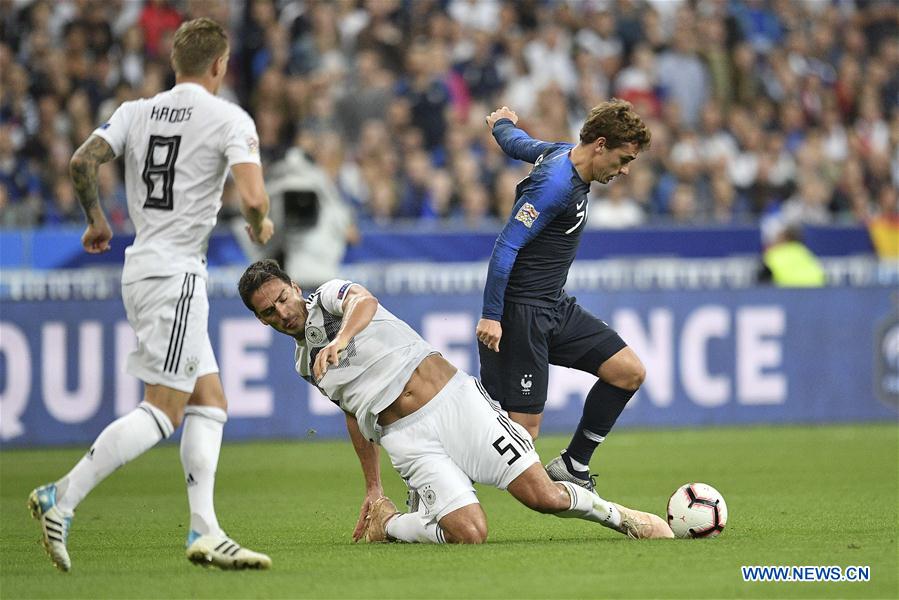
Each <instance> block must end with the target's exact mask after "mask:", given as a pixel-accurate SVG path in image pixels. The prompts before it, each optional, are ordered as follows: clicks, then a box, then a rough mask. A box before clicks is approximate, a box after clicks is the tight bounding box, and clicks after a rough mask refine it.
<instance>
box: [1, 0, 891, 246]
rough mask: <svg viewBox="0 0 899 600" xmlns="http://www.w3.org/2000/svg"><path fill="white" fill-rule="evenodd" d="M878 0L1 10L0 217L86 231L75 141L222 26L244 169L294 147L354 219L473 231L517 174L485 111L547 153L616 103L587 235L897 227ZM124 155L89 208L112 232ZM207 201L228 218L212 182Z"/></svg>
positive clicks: (98, 5) (519, 0)
mask: <svg viewBox="0 0 899 600" xmlns="http://www.w3.org/2000/svg"><path fill="white" fill-rule="evenodd" d="M897 11H899V8H897V4H896V3H895V0H854V1H853V0H806V1H800V0H795V1H794V0H742V1H737V0H732V1H728V0H567V1H566V0H555V1H553V0H327V1H326V0H318V1H316V0H245V1H243V0H238V1H231V2H225V1H219V0H183V1H177V0H148V1H146V2H140V1H138V0H71V1H65V0H52V1H49V0H34V1H31V2H29V1H28V0H0V225H2V226H7V227H9V226H19V227H29V226H36V225H40V224H44V225H52V224H66V223H74V224H81V223H82V222H83V217H82V214H81V211H80V208H79V206H78V202H77V199H76V197H75V194H74V191H73V188H72V184H71V183H70V181H69V178H68V176H67V163H68V160H69V157H70V156H71V155H72V152H73V150H74V149H75V148H76V147H77V146H78V145H79V144H80V143H81V142H83V141H84V140H85V139H86V138H87V137H88V136H89V134H90V133H91V131H92V130H93V129H94V128H95V127H96V126H97V125H98V124H100V123H103V122H104V121H105V120H106V119H107V118H108V117H109V115H110V114H111V112H112V111H113V110H114V109H115V107H116V106H118V105H119V104H120V103H121V102H123V101H125V100H130V99H133V98H137V97H147V96H151V95H153V94H155V93H157V92H159V91H161V90H163V89H166V88H168V87H170V86H171V85H173V84H174V75H173V73H172V71H171V68H170V66H169V50H170V47H171V43H172V34H173V32H174V30H175V29H176V28H177V26H178V24H179V23H180V22H181V21H182V20H183V19H187V18H194V17H198V16H209V17H212V18H214V19H216V20H219V21H220V22H223V23H226V24H228V26H229V28H230V32H231V44H232V47H231V62H230V65H231V72H230V76H229V77H230V80H229V83H228V86H227V89H225V90H223V92H222V93H223V94H224V95H225V96H227V97H229V98H231V99H233V100H234V101H236V102H239V103H240V104H241V105H242V106H243V107H245V108H246V109H247V110H248V111H249V112H250V114H251V115H252V116H253V117H254V118H255V120H256V123H257V127H258V131H259V136H260V152H261V156H262V159H263V164H264V165H266V166H268V165H271V164H273V163H275V162H277V161H279V160H281V159H283V157H284V156H285V153H286V151H287V150H288V149H289V148H291V147H294V146H296V147H300V148H302V149H303V150H305V152H306V153H308V155H310V156H311V157H312V159H313V160H314V161H315V162H316V163H317V164H318V165H319V166H320V167H321V168H322V169H324V171H326V172H327V173H328V174H329V175H330V176H331V177H332V178H333V180H334V181H335V183H336V184H337V186H338V189H339V190H340V192H341V193H342V194H343V196H344V198H345V200H346V201H347V202H348V203H350V204H352V206H353V207H354V208H355V212H356V219H357V221H358V222H359V223H361V224H368V225H377V224H390V223H394V222H397V221H398V220H401V219H416V220H419V222H421V221H438V220H439V221H440V222H441V223H446V224H457V225H459V226H463V227H479V226H481V225H483V224H484V223H490V222H491V221H490V220H489V219H490V218H491V217H493V218H497V217H499V218H505V217H506V216H507V215H508V214H509V212H510V206H511V203H512V201H513V198H514V190H515V184H516V182H517V181H518V180H520V179H521V178H522V177H524V176H525V175H526V174H527V171H528V165H524V164H522V163H516V162H510V161H509V160H508V159H507V158H506V157H505V156H504V155H503V154H502V153H501V151H500V150H499V148H498V147H497V145H496V143H494V141H493V140H492V138H491V136H490V133H489V132H488V131H487V128H486V127H485V125H484V116H485V115H486V114H488V113H489V112H490V111H491V110H493V109H494V108H495V107H497V106H502V105H508V106H509V107H510V108H512V109H513V110H515V111H517V113H518V115H519V116H520V117H521V120H520V122H519V126H521V127H523V128H524V129H525V130H526V131H527V132H528V133H530V134H531V135H533V136H534V137H537V138H541V139H545V140H568V141H575V140H576V139H577V133H578V131H577V128H578V126H579V124H580V123H581V122H582V120H583V118H584V116H585V114H586V112H587V111H588V110H589V109H590V107H592V106H593V105H595V104H597V103H599V102H601V101H603V100H605V99H608V98H610V97H618V98H624V99H626V100H629V101H630V102H632V103H633V104H634V106H635V107H636V108H637V110H638V112H639V113H640V114H641V115H643V117H644V118H645V119H646V120H647V122H648V124H649V125H650V128H651V131H652V147H651V149H650V150H649V151H647V152H645V153H644V155H643V156H641V157H640V158H639V160H637V161H636V162H635V163H634V164H633V166H632V167H631V171H630V175H629V176H628V177H624V178H621V179H620V180H618V181H616V182H615V183H614V184H613V185H609V186H602V185H595V186H593V191H592V194H593V195H592V200H591V214H590V221H589V222H590V226H593V227H629V226H635V225H638V224H641V223H646V222H653V221H667V222H672V221H673V222H677V223H721V224H729V223H742V222H757V221H758V220H759V219H760V218H763V217H765V216H766V215H770V214H772V213H778V214H780V215H782V216H783V217H784V218H785V219H786V220H788V221H790V222H794V223H800V224H827V223H847V222H848V223H863V222H869V221H870V220H871V219H875V218H879V219H897V218H899V216H897V199H896V186H897V185H899V109H897V105H899V36H897V35H896V32H897V22H899V21H897V19H899V17H897V14H899V12H897ZM122 177H123V174H122V172H121V164H120V162H119V163H115V164H111V165H105V166H104V167H103V169H102V171H101V177H100V181H99V186H100V195H101V198H102V201H103V203H104V204H105V206H106V208H107V211H108V213H109V214H110V219H111V222H112V223H113V226H114V227H115V228H117V229H119V230H127V229H128V227H129V223H128V219H127V212H126V205H125V198H124V189H123V179H122ZM224 200H225V210H226V211H235V210H236V207H237V200H236V197H235V192H234V190H233V189H231V188H230V187H226V192H225V198H224Z"/></svg>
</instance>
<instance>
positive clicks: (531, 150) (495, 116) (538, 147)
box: [487, 106, 552, 163]
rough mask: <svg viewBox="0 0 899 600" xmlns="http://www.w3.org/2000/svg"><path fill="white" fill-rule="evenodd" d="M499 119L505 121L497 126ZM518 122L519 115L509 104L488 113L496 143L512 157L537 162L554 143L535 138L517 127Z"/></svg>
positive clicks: (488, 125)
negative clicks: (506, 120)
mask: <svg viewBox="0 0 899 600" xmlns="http://www.w3.org/2000/svg"><path fill="white" fill-rule="evenodd" d="M503 119H508V121H510V122H511V124H509V123H508V122H505V121H503ZM498 121H503V122H502V123H499V126H497V122H498ZM517 124H518V115H517V114H515V111H513V110H511V109H510V108H509V107H508V106H503V107H502V108H498V109H496V110H495V111H493V112H492V113H490V114H489V115H487V127H489V128H490V130H491V131H492V132H493V137H494V139H495V140H496V143H497V144H499V147H500V148H502V149H503V152H505V153H506V154H508V155H509V156H511V157H512V158H517V159H518V160H523V161H526V162H529V163H535V162H537V159H539V158H540V155H541V154H543V153H544V152H545V151H546V150H547V149H548V148H550V147H551V146H552V144H549V143H547V142H542V141H540V140H535V139H534V138H532V137H531V136H529V135H528V134H526V133H525V132H524V131H522V130H521V129H518V128H517V127H516V125H517Z"/></svg>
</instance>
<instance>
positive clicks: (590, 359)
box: [478, 295, 627, 414]
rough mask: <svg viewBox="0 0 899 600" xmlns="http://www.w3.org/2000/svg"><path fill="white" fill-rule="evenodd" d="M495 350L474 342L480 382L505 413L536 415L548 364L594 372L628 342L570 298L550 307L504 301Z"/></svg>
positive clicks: (542, 402)
mask: <svg viewBox="0 0 899 600" xmlns="http://www.w3.org/2000/svg"><path fill="white" fill-rule="evenodd" d="M502 327H503V336H502V338H501V339H500V343H499V347H500V351H499V352H494V351H493V350H490V349H488V348H487V346H485V345H483V344H480V343H479V344H478V353H479V354H480V358H481V383H482V384H483V385H484V388H485V389H486V390H487V393H489V394H490V396H491V397H492V398H493V399H494V400H496V401H497V402H499V403H500V406H502V407H503V409H504V410H506V411H510V412H520V413H530V414H540V413H542V412H543V407H544V405H545V404H546V388H547V383H548V379H549V365H551V364H552V365H560V366H563V367H570V368H572V369H578V370H579V371H584V372H586V373H590V374H591V375H596V372H597V371H598V370H599V367H600V365H602V363H604V362H605V361H606V360H608V359H609V358H611V357H612V356H614V355H615V354H616V353H617V352H619V351H620V350H621V349H622V348H625V347H626V346H627V344H625V343H624V341H623V340H622V339H621V337H619V335H618V333H617V332H616V331H615V330H614V329H612V328H611V327H609V326H608V324H606V323H605V322H604V321H602V320H600V319H598V318H596V317H594V316H593V315H591V314H590V313H589V312H587V311H586V310H584V309H583V308H581V307H580V306H579V305H578V304H577V299H576V298H573V297H571V296H567V295H566V296H564V298H563V299H562V300H561V301H560V302H559V303H558V304H556V305H554V306H552V307H545V306H533V305H530V304H521V303H518V302H511V301H509V302H506V305H505V310H504V312H503V320H502Z"/></svg>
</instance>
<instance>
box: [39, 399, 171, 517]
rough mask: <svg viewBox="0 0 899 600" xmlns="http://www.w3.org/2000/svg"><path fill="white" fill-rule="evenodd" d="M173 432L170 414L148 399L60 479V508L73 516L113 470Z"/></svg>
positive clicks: (113, 425) (113, 426)
mask: <svg viewBox="0 0 899 600" xmlns="http://www.w3.org/2000/svg"><path fill="white" fill-rule="evenodd" d="M173 431H174V427H172V422H171V421H170V420H169V418H168V416H166V414H165V413H164V412H162V411H161V410H159V409H158V408H156V407H155V406H153V405H152V404H150V403H148V402H141V403H140V404H138V405H137V408H135V409H134V410H132V411H131V412H130V413H128V414H127V415H125V416H123V417H119V418H118V419H116V420H115V421H113V422H112V423H110V424H109V425H107V426H106V429H104V430H103V431H102V432H100V435H99V436H97V439H96V441H95V442H94V445H93V446H91V449H90V450H89V451H88V453H87V454H86V455H85V456H84V458H82V459H81V460H80V461H78V464H76V465H75V466H74V468H72V470H71V471H69V472H68V474H67V475H66V476H65V477H63V478H62V479H60V480H59V481H58V482H56V494H57V495H56V497H57V506H58V507H59V510H61V511H62V513H63V514H64V515H66V516H71V515H72V513H73V512H74V511H75V507H76V506H78V505H79V504H80V503H81V501H82V500H84V497H85V496H87V495H88V494H89V493H90V491H91V490H92V489H94V488H95V487H96V486H97V484H99V483H100V482H101V481H103V480H104V479H106V477H107V476H108V475H109V474H110V473H112V472H113V471H115V470H116V469H118V468H119V467H121V466H122V465H124V464H125V463H127V462H129V461H131V460H133V459H135V458H137V457H138V456H140V455H141V454H143V453H144V452H146V451H147V450H149V449H150V448H152V447H153V446H155V445H156V443H157V442H159V441H160V440H164V439H165V438H167V437H169V436H170V435H172V432H173Z"/></svg>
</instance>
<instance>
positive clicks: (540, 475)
mask: <svg viewBox="0 0 899 600" xmlns="http://www.w3.org/2000/svg"><path fill="white" fill-rule="evenodd" d="M508 490H509V492H510V493H511V494H512V495H513V496H514V497H515V498H516V499H518V500H519V501H520V502H521V503H522V504H524V505H525V506H527V507H529V508H531V509H533V510H536V511H538V512H542V513H549V514H554V515H555V516H557V517H561V518H575V519H584V520H587V521H593V522H594V523H599V524H600V525H603V526H605V527H609V528H610V529H614V530H616V531H618V532H620V533H624V534H625V535H627V536H629V537H632V538H635V539H650V538H672V537H674V534H673V533H672V532H671V529H670V528H669V527H668V524H667V523H666V522H665V521H664V520H663V519H662V518H661V517H658V516H657V515H653V514H650V513H645V512H642V511H638V510H633V509H630V508H626V507H624V506H621V505H619V504H615V503H614V502H608V501H606V500H604V499H603V498H600V497H599V496H597V495H596V494H595V493H593V492H591V491H588V490H586V489H584V488H582V487H580V486H578V485H575V484H572V483H569V482H554V481H552V480H550V478H549V476H548V475H547V474H546V472H545V471H544V470H543V469H542V468H541V467H540V466H539V465H532V466H531V467H530V468H528V469H527V470H526V471H524V472H523V473H522V474H521V475H519V476H518V477H517V478H516V479H515V480H514V481H513V482H512V483H511V484H509V487H508Z"/></svg>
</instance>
